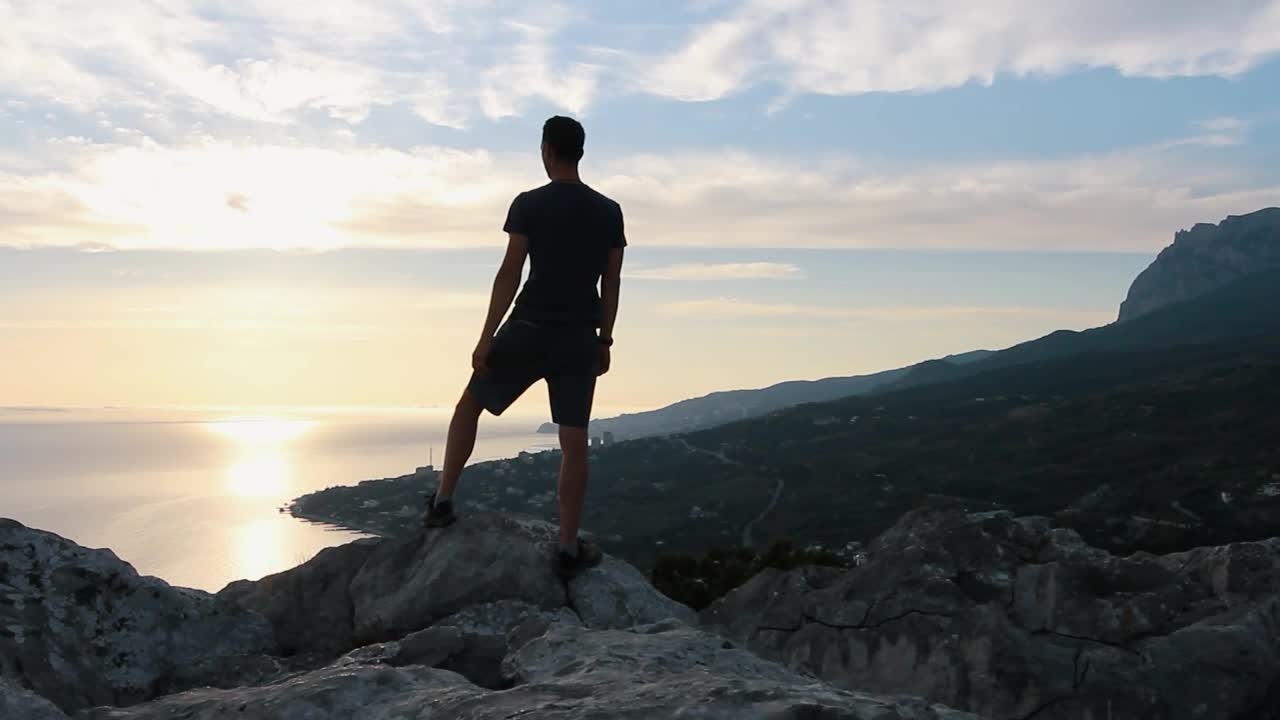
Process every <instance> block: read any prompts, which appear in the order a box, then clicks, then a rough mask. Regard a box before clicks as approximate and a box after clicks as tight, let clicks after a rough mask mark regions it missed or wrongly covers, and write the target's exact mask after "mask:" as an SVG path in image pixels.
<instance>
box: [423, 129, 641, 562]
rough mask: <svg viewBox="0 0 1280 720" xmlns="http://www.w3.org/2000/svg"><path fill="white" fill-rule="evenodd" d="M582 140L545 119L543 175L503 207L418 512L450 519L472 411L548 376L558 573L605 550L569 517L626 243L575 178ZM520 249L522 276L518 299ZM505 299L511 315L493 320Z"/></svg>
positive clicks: (584, 465)
mask: <svg viewBox="0 0 1280 720" xmlns="http://www.w3.org/2000/svg"><path fill="white" fill-rule="evenodd" d="M585 139H586V133H585V132H584V131H583V129H582V125H580V124H579V123H578V121H576V120H574V119H572V118H567V117H561V116H556V117H553V118H551V119H549V120H547V121H546V123H545V124H543V126H542V165H543V168H544V169H545V170H546V172H547V177H548V178H550V179H551V182H549V183H547V184H546V185H543V186H542V187H539V188H537V189H534V190H529V191H528V192H523V193H520V194H519V195H517V196H516V199H515V200H514V201H513V202H512V203H511V209H510V211H509V212H508V213H507V221H506V224H505V225H504V226H503V228H502V229H503V230H504V231H505V232H506V233H507V236H508V242H507V252H506V256H505V257H504V258H503V260H502V266H501V267H500V268H499V269H498V275H497V277H496V278H495V279H494V282H493V294H492V296H491V297H490V300H489V313H488V315H487V316H486V318H485V322H484V330H483V331H482V332H481V333H480V342H479V343H477V344H476V349H475V352H474V353H472V355H471V365H472V368H473V370H474V372H473V373H472V375H471V381H470V382H469V383H468V384H467V388H466V390H465V391H463V393H462V398H461V399H460V400H459V401H458V405H457V408H456V409H455V410H454V413H453V419H452V421H450V423H449V439H448V442H447V445H446V446H445V453H444V469H443V471H442V472H441V474H440V486H439V488H438V489H437V490H436V492H435V493H434V494H433V495H431V496H430V497H428V498H427V508H426V511H425V513H424V514H423V524H424V525H425V526H426V527H428V528H435V527H444V526H446V525H449V524H451V523H452V522H454V520H456V519H457V516H456V515H455V514H454V511H453V493H454V490H455V489H456V488H457V485H458V478H459V477H460V476H461V475H462V468H463V467H464V466H465V465H466V463H467V460H468V459H469V458H470V457H471V451H472V449H473V448H474V447H475V440H476V426H477V424H478V423H479V419H480V414H481V411H483V410H488V411H489V412H491V413H493V414H494V415H501V414H502V412H503V411H504V410H506V409H507V408H508V407H509V406H510V405H511V403H513V402H515V400H516V399H517V398H518V397H520V396H521V395H522V394H523V393H524V391H525V390H527V389H528V388H529V386H530V385H532V384H533V383H535V382H537V381H538V380H546V381H547V390H548V395H549V396H550V400H551V419H552V421H553V422H555V423H556V424H557V425H559V426H560V449H561V459H560V547H559V550H558V551H557V562H558V566H559V571H560V574H561V576H563V577H565V578H569V577H573V576H574V575H576V574H578V573H579V572H581V571H582V570H584V569H586V568H589V567H593V566H595V565H597V564H599V563H600V559H601V557H602V555H601V552H600V548H598V547H596V546H595V545H594V544H592V543H589V542H586V541H585V540H582V539H580V538H578V524H579V522H580V520H581V518H582V505H583V501H584V499H585V497H586V490H587V475H588V460H587V439H588V438H587V424H588V422H589V421H590V418H591V402H592V399H593V397H594V395H595V386H596V377H597V376H599V375H603V374H604V373H606V372H608V370H609V364H610V347H611V346H612V345H613V324H614V320H615V319H616V317H617V314H618V291H619V287H620V278H621V272H622V253H623V250H622V249H623V248H624V247H626V244H627V241H626V238H625V236H624V235H623V227H622V208H621V207H619V205H618V203H616V202H614V201H613V200H610V199H609V198H607V197H605V196H604V195H601V194H600V193H598V192H596V191H595V190H592V189H591V188H590V187H587V186H586V185H585V184H583V182H582V179H581V178H580V177H579V176H578V161H579V160H580V159H581V158H582V149H583V143H584V140H585ZM526 258H528V260H529V265H530V270H529V279H528V281H527V282H525V284H524V289H523V290H522V291H521V292H520V295H519V297H516V290H517V288H518V287H519V285H520V277H521V275H522V273H523V271H524V263H525V259H526ZM597 284H599V286H600V292H599V293H597V290H596V287H597ZM513 298H514V299H515V307H514V309H513V310H512V312H511V316H510V317H509V318H507V320H506V322H504V323H502V325H501V327H499V323H500V322H501V321H502V318H503V316H504V315H506V313H507V309H508V308H509V307H510V306H511V303H512V299H513ZM597 328H599V334H597V333H596V329H597Z"/></svg>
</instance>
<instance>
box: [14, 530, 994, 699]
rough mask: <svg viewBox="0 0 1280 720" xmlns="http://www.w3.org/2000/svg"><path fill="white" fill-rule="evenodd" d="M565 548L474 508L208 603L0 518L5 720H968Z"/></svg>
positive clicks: (207, 598)
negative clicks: (706, 619)
mask: <svg viewBox="0 0 1280 720" xmlns="http://www.w3.org/2000/svg"><path fill="white" fill-rule="evenodd" d="M555 541H556V530H555V528H554V527H553V526H551V525H549V524H547V523H543V522H540V521H537V520H533V519H527V518H520V517H515V516H510V515H498V514H493V515H471V516H468V517H466V518H464V519H463V520H462V521H460V522H459V523H457V524H456V525H454V526H451V527H450V528H448V529H446V530H442V531H433V532H432V533H430V534H427V535H422V534H416V535H410V536H403V537H396V538H388V539H372V540H361V541H357V542H354V543H351V544H348V545H345V546H342V547H338V548H331V549H329V550H326V551H324V552H321V553H320V554H318V555H317V556H316V557H315V558H313V559H312V560H310V561H309V562H307V563H304V564H303V565H301V566H299V567H297V568H294V569H292V570H289V571H286V572H284V573H280V574H278V575H273V576H270V577H267V578H264V579H262V580H259V581H254V582H237V583H233V584H231V585H229V586H228V587H227V588H225V589H224V590H223V591H222V592H220V593H218V594H217V595H210V594H208V593H203V592H199V591H194V590H187V589H183V588H175V587H171V586H169V585H167V584H165V583H164V582H162V581H160V580H157V579H155V578H149V577H140V576H139V575H138V574H137V573H136V572H135V571H134V570H133V568H132V567H130V566H129V565H128V564H127V563H124V562H122V561H120V560H119V559H117V558H116V557H115V556H114V555H112V554H111V553H110V552H109V551H105V550H88V549H85V548H82V547H79V546H77V545H75V544H74V543H72V542H70V541H68V540H65V539H63V538H60V537H58V536H56V535H52V534H50V533H45V532H41V531H38V530H32V529H29V528H26V527H24V526H22V525H20V524H19V523H16V522H13V521H0V717H3V718H4V719H5V720H9V718H23V719H27V718H30V719H31V720H66V719H67V718H68V717H74V718H78V719H79V720H126V719H127V720H162V719H168V718H176V717H181V718H191V719H199V720H212V719H215V718H217V719H220V718H228V719H230V718H235V719H236V720H267V719H271V720H302V719H304V718H305V719H306V720H330V719H332V720H339V719H344V720H345V719H347V718H362V719H368V720H391V719H392V718H396V719H399V718H415V719H417V720H432V719H436V718H438V719H440V720H446V719H449V720H451V719H453V718H461V717H465V718H470V719H473V720H487V719H489V718H492V719H494V720H497V719H498V718H511V717H516V716H519V717H521V718H529V719H530V720H537V719H543V718H545V719H557V720H573V719H577V718H584V719H585V718H635V719H636V720H639V719H641V718H645V719H650V718H670V717H688V718H694V717H696V718H705V719H708V720H715V719H719V718H723V719H724V720H730V719H733V720H739V719H750V718H776V719H780V720H781V719H786V718H796V719H799V718H811V719H816V720H873V719H874V720H965V719H966V718H973V717H974V716H972V715H970V714H968V713H962V712H958V711H955V710H951V709H948V708H946V707H943V706H936V705H931V704H930V703H928V702H927V701H924V700H921V699H919V698H913V697H901V696H878V695H871V694H867V693H865V692H861V691H851V690H847V689H841V688H837V687H834V686H832V685H830V684H827V683H824V682H821V681H819V680H817V679H816V678H814V677H813V676H811V675H808V674H805V673H802V672H797V671H795V670H792V669H788V668H786V667H784V666H783V665H781V664H778V663H775V662H773V661H769V660H765V659H763V658H761V657H759V656H757V655H754V654H753V653H751V652H749V651H747V650H745V649H743V648H742V647H739V646H738V645H736V644H734V643H733V642H730V641H728V640H725V639H724V638H721V637H719V636H717V635H715V634H713V633H710V632H707V631H704V630H701V629H698V628H697V627H695V625H696V622H697V619H696V616H695V615H694V613H693V612H692V611H691V610H689V609H688V608H686V607H684V606H681V605H679V604H678V603H675V602H673V601H671V600H669V599H667V598H665V597H664V596H662V595H660V594H658V593H657V592H656V591H654V589H653V588H652V586H650V585H649V583H648V582H647V581H646V580H645V578H644V577H643V576H642V575H641V574H640V573H639V572H638V571H636V570H635V569H634V568H632V567H630V566H629V565H626V564H625V563H622V562H621V561H618V560H616V559H614V558H607V559H606V561H605V563H604V564H602V565H601V566H600V567H599V568H596V569H594V570H591V571H588V572H587V573H585V574H583V575H582V576H580V577H578V578H576V579H574V580H573V581H571V582H569V583H567V584H566V583H563V582H561V581H560V580H558V579H557V578H556V576H555V574H554V569H553V566H552V562H551V557H552V549H553V548H554V547H555Z"/></svg>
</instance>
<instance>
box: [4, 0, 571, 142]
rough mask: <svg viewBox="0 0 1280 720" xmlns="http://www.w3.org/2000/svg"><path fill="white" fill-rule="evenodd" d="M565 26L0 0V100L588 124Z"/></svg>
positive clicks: (510, 10)
mask: <svg viewBox="0 0 1280 720" xmlns="http://www.w3.org/2000/svg"><path fill="white" fill-rule="evenodd" d="M309 5H315V7H309ZM321 5H322V6H323V7H321ZM499 18H506V19H507V22H502V21H499V20H498V19H499ZM570 19H571V16H570V15H568V14H566V13H563V12H560V13H553V12H548V11H547V10H546V9H545V8H538V7H531V6H528V5H525V4H518V3H514V2H497V3H460V2H456V1H455V0H428V1H427V2H407V1H402V0H387V1H384V2H370V3H362V2H354V1H352V0H338V1H337V2H326V3H321V4H319V5H317V4H315V3H312V4H306V3H301V4H300V3H276V2H261V1H258V0H253V1H251V2H245V3H236V4H234V5H231V6H227V7H225V8H222V7H220V8H218V9H217V10H216V11H215V10H214V9H212V8H211V7H210V6H208V5H207V4H205V3H199V2H194V1H192V0H175V1H174V2H166V3H125V4H119V3H115V4H100V3H98V4H95V3H87V4H85V3H81V4H67V3H29V2H22V1H20V0H0V48H3V51H2V53H3V55H0V93H4V94H8V95H13V96H15V97H16V98H25V99H28V100H34V101H39V102H47V103H52V104H54V105H56V106H61V107H65V108H70V109H72V110H75V111H79V112H88V111H91V110H96V109H104V108H105V109H110V110H113V111H114V110H119V109H122V108H123V109H135V110H138V111H142V112H152V113H153V114H170V113H173V112H178V111H187V112H192V113H196V114H201V113H208V112H213V113H217V114H222V115H226V116H231V117H235V118H242V119H246V120H252V121H257V122H265V123H293V122H297V121H299V120H300V119H301V118H302V117H303V116H304V115H305V113H307V112H309V111H320V112H323V113H326V114H328V115H330V116H331V117H333V118H335V119H338V120H341V121H344V122H349V123H359V122H361V121H362V120H363V119H365V118H366V117H367V116H368V115H369V113H370V112H371V111H372V110H373V109H374V108H376V107H379V106H389V105H395V104H400V103H404V104H406V105H407V106H408V107H410V108H411V109H412V110H413V111H414V112H415V113H416V114H417V115H419V116H420V117H422V118H424V119H426V120H427V121H428V122H431V123H435V124H438V125H446V126H453V127H461V126H464V125H466V124H468V123H469V122H470V121H471V120H472V119H473V118H474V117H475V116H477V115H480V114H482V113H483V114H486V115H488V116H490V117H503V116H506V115H509V114H511V113H512V112H514V111H515V110H516V109H518V108H519V105H520V102H521V101H522V99H524V98H528V97H538V98H540V99H542V100H544V101H547V102H550V103H552V104H554V105H558V106H560V107H564V108H566V109H569V110H572V111H581V110H583V109H584V108H585V107H586V106H587V105H588V104H589V103H590V102H591V99H592V96H593V95H594V92H595V88H596V84H595V76H596V71H595V69H594V68H593V67H591V66H589V65H588V64H585V63H584V62H582V61H580V60H572V59H564V58H561V57H560V56H559V53H557V52H555V51H554V49H553V46H552V44H551V40H552V39H553V38H554V37H555V35H556V33H557V32H559V31H560V30H561V29H562V27H563V26H564V25H565V23H567V22H568V21H569V20H570Z"/></svg>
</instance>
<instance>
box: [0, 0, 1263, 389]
mask: <svg viewBox="0 0 1280 720" xmlns="http://www.w3.org/2000/svg"><path fill="white" fill-rule="evenodd" d="M1278 54H1280V0H1271V1H1266V0H1257V1H1248V0H1240V1H1238V2H1227V3H1202V2H1183V1H1182V0H1178V1H1176V2H1169V1H1168V0H1159V1H1157V0H1134V1H1133V2H1125V3H1116V2H1101V1H1100V0H1099V1H1094V0H1076V1H1073V2H1043V3H1025V2H1013V1H1012V0H980V1H977V2H972V3H964V4H957V3H953V2H925V1H923V0H922V1H920V2H889V1H887V0H885V1H877V0H868V1H862V2H852V1H848V2H839V1H833V0H823V1H817V0H813V1H810V0H768V1H760V2H736V3H735V2H722V1H719V0H708V1H700V2H689V3H686V2H678V3H677V2H670V3H668V2H654V3H587V2H581V3H514V2H512V3H507V2H460V1H457V0H439V1H434V2H433V1H431V0H427V1H425V2H398V1H394V2H346V1H338V2H326V3H283V2H260V1H254V0H251V1H248V2H239V3H234V4H225V3H210V2H183V1H180V0H160V1H158V2H147V3H143V2H136V3H135V2H128V3H87V2H86V3H47V2H12V1H8V0H0V347H3V348H5V352H4V353H0V405H3V404H99V403H111V404H188V403H205V402H209V403H216V404H254V403H259V402H262V403H299V404H312V403H314V404H326V403H369V404H431V403H436V402H449V401H451V400H452V399H453V397H454V396H455V395H456V393H457V390H458V386H460V383H461V382H462V381H463V380H464V379H465V372H466V364H465V362H466V357H467V355H468V353H469V350H470V345H471V344H472V343H473V342H474V334H475V332H476V331H477V330H478V328H479V325H480V320H481V317H480V315H481V313H482V312H483V304H484V300H485V295H486V293H487V290H488V283H489V280H490V278H491V274H492V271H493V268H494V265H495V264H496V261H497V259H498V252H499V251H498V249H497V246H499V245H501V244H502V243H503V242H504V238H503V236H502V235H501V233H500V232H498V228H499V227H500V226H501V221H502V216H503V214H504V213H505V210H506V207H507V204H508V203H509V202H510V199H511V197H512V196H513V195H514V194H515V193H517V192H519V191H520V190H522V189H526V188H527V187H530V186H533V185H536V184H539V183H540V182H542V180H543V177H542V176H541V169H540V167H539V165H538V159H537V138H538V130H539V127H540V125H541V122H542V121H543V120H544V119H545V118H546V116H548V115H550V114H553V113H558V112H560V113H571V114H575V115H578V116H579V117H581V119H582V120H583V121H584V123H585V124H586V127H587V133H588V146H587V158H586V160H585V161H584V168H583V171H584V176H585V177H586V179H587V180H588V182H590V183H592V184H593V185H595V186H597V187H599V188H600V189H601V190H603V191H605V192H607V193H610V194H612V195H614V196H615V197H616V198H617V199H619V200H620V201H621V202H622V204H623V206H624V209H625V210H626V212H627V222H628V229H629V233H628V234H629V237H630V238H631V241H632V248H631V255H630V258H631V259H630V261H629V268H628V270H629V277H630V280H629V281H628V282H627V285H626V288H625V290H624V293H626V299H625V300H624V310H623V316H622V320H621V326H620V329H619V346H618V353H619V359H620V362H619V363H618V365H617V376H616V377H613V378H611V379H610V381H609V382H608V383H607V384H606V386H605V387H604V388H603V389H602V394H601V401H602V403H604V404H615V405H649V404H656V403H659V402H666V401H670V400H675V399H678V398H680V397H685V396H688V395H694V394H701V393H703V392H707V391H710V390H714V389H720V388H724V387H736V386H745V385H759V384H764V383H767V382H771V381H776V380H782V379H787V378H795V377H815V376H821V375H830V374H846V373H850V372H860V371H870V370H876V369H881V368H883V367H887V366H888V365H891V364H901V363H906V362H911V361H914V360H919V359H923V358H924V357H925V356H927V355H931V354H938V353H945V352H953V351H963V350H967V349H972V348H973V347H980V346H996V345H1000V344H1008V343H1011V342H1015V341H1017V340H1020V339H1024V338H1026V337H1031V336H1033V335H1037V334H1041V333H1043V332H1047V331H1049V330H1052V329H1055V328H1057V327H1087V326H1089V325H1094V324H1098V323H1101V322H1105V321H1107V320H1109V319H1111V317H1112V316H1113V315H1114V310H1115V306H1116V305H1117V304H1118V302H1119V300H1120V299H1121V298H1122V296H1123V291H1124V288H1125V286H1126V285H1127V281H1128V279H1129V278H1130V277H1131V276H1132V274H1133V273H1134V272H1136V270H1138V269H1140V268H1141V267H1142V265H1143V264H1144V263H1145V261H1146V260H1147V259H1149V257H1150V256H1151V255H1152V254H1154V253H1155V252H1156V251H1158V250H1159V249H1160V247H1162V246H1163V245H1165V244H1167V243H1168V242H1169V240H1170V239H1171V237H1172V234H1173V232H1174V231H1175V230H1177V229H1179V228H1182V227H1187V226H1189V225H1191V224H1193V223H1195V222H1200V221H1208V222H1217V221H1219V220H1220V219H1222V217H1224V216H1225V215H1228V214H1240V213H1244V212H1249V211H1252V210H1255V209H1258V208H1260V207H1264V206H1268V205H1276V204H1280V60H1277V55H1278ZM264 249H269V250H274V251H278V252H263V250H264ZM193 251H200V252H193ZM209 251H218V252H212V253H211V252H209ZM318 251H323V252H319V253H318ZM784 338H785V339H784ZM670 347H676V348H679V352H675V351H672V350H669V349H668V348H670ZM540 401H541V400H540V398H539V399H538V400H536V402H540Z"/></svg>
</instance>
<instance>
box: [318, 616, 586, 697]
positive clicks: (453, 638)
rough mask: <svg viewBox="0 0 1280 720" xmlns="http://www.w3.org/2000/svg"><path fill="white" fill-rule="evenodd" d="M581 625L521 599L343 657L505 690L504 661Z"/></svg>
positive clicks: (446, 619)
mask: <svg viewBox="0 0 1280 720" xmlns="http://www.w3.org/2000/svg"><path fill="white" fill-rule="evenodd" d="M557 622H559V623H568V624H579V623H580V621H579V619H578V616H577V615H575V614H574V613H573V612H572V611H570V610H568V609H567V608H560V609H559V610H557V611H549V610H542V609H540V608H537V607H535V606H533V605H530V604H528V603H525V602H521V601H519V600H500V601H498V602H495V603H486V604H484V605H474V606H472V607H469V608H467V609H465V610H463V611H461V612H458V613H455V614H453V615H450V616H449V617H447V618H445V619H444V620H441V621H440V622H438V623H436V624H435V625H432V626H431V627H429V628H427V629H425V630H419V631H417V632H415V633H410V634H409V635H406V636H404V637H402V638H400V639H399V640H391V641H388V642H384V643H376V644H373V645H366V646H365V647H362V648H359V649H357V650H353V651H351V652H350V653H347V654H346V655H345V656H343V658H342V660H340V661H339V662H344V663H348V664H368V663H375V662H377V663H385V664H387V665H392V666H395V667H403V666H405V665H426V666H429V667H436V668H442V669H445V670H452V671H454V672H457V673H458V674H460V675H462V676H464V677H466V678H467V679H468V680H470V681H471V682H473V683H475V684H477V685H479V686H481V687H486V688H493V689H500V688H503V687H506V686H507V683H506V681H505V679H504V678H503V676H502V672H501V669H502V660H503V658H505V657H506V656H507V654H508V653H509V652H512V651H513V650H517V649H519V648H520V647H522V646H523V645H524V644H525V643H527V642H528V641H529V640H531V639H532V638H534V637H537V636H538V635H541V634H542V633H543V632H545V631H546V629H547V628H548V627H550V626H551V625H552V624H553V623H557Z"/></svg>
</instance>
